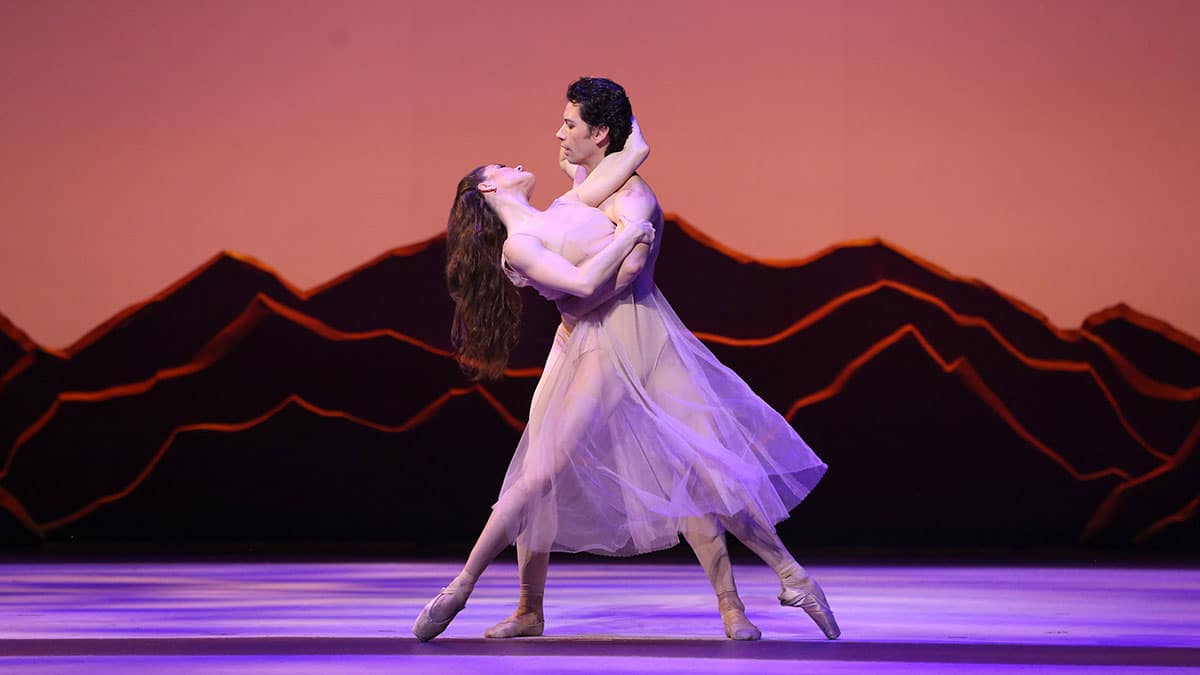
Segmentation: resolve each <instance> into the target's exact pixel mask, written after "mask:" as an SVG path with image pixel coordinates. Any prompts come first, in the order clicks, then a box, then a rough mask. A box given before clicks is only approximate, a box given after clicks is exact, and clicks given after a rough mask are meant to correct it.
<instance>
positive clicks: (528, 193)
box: [471, 164, 537, 199]
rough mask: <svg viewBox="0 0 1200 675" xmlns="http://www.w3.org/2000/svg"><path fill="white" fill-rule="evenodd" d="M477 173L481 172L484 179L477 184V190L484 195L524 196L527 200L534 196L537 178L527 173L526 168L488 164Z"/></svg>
mask: <svg viewBox="0 0 1200 675" xmlns="http://www.w3.org/2000/svg"><path fill="white" fill-rule="evenodd" d="M476 171H480V172H481V173H480V176H481V177H482V180H481V181H479V183H477V186H478V188H477V189H478V190H479V191H481V192H484V193H501V192H503V193H509V194H522V195H524V196H525V199H529V198H530V197H532V196H533V188H534V186H536V185H537V176H534V175H533V174H532V173H530V172H528V171H526V170H525V167H523V166H521V165H520V164H518V165H516V166H505V165H503V164H488V165H487V166H484V167H480V168H479V169H476ZM471 173H475V172H474V171H473V172H471Z"/></svg>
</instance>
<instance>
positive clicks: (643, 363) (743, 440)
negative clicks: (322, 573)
mask: <svg viewBox="0 0 1200 675" xmlns="http://www.w3.org/2000/svg"><path fill="white" fill-rule="evenodd" d="M646 152H647V149H646V148H645V144H644V141H643V140H642V139H641V137H640V134H639V133H638V132H637V129H636V124H635V125H634V133H633V134H631V136H630V139H629V141H627V143H626V147H625V149H623V150H621V151H619V152H615V153H612V154H610V155H608V156H606V157H605V158H604V159H603V161H601V162H600V163H599V165H598V166H596V168H595V169H594V170H593V171H592V172H591V174H590V175H589V176H588V177H587V179H586V180H584V181H583V182H582V183H581V184H577V185H576V187H575V188H573V189H572V190H571V191H569V192H568V193H567V194H565V195H563V196H562V197H560V198H559V199H557V200H555V202H554V204H552V205H551V207H550V208H549V209H547V210H546V211H545V212H540V211H537V210H536V209H535V208H533V207H532V206H531V205H530V204H529V201H528V199H529V195H530V194H531V192H532V189H533V185H534V178H533V176H532V174H529V173H527V172H524V171H522V170H521V168H520V167H516V168H508V167H504V166H502V165H489V166H486V167H481V168H480V169H477V170H475V171H473V172H471V173H470V174H468V175H467V176H466V177H464V178H463V180H462V181H461V182H460V184H459V186H458V190H457V193H456V196H455V203H454V206H453V208H452V210H451V217H450V223H449V226H448V258H449V262H448V265H447V276H448V282H449V286H450V291H451V296H452V297H453V299H454V300H455V305H456V315H455V324H454V328H453V337H454V340H455V342H456V346H458V348H459V354H460V359H461V360H462V362H463V363H464V367H466V368H467V369H468V370H469V371H470V372H473V373H476V374H480V375H490V376H495V375H497V374H499V372H500V371H502V369H503V367H504V364H505V363H506V362H507V357H508V351H509V350H510V349H511V346H512V344H513V342H514V341H515V336H516V329H515V325H516V321H517V319H518V317H519V304H517V303H519V296H517V295H516V291H515V289H514V288H512V287H511V286H509V285H508V283H507V281H512V282H513V284H515V285H531V286H533V287H534V288H535V289H537V290H538V291H539V292H540V293H541V294H542V295H543V296H545V297H547V298H549V299H560V298H564V297H566V296H568V295H570V296H579V297H586V296H588V295H590V294H591V293H593V292H594V291H595V290H596V289H597V288H599V287H600V286H601V285H602V284H604V283H605V282H606V281H608V280H610V279H611V277H613V276H614V275H615V274H616V273H617V271H618V269H619V268H620V264H621V262H622V260H623V259H624V257H625V256H626V255H627V254H628V253H629V252H630V250H632V249H633V247H634V246H635V245H637V244H638V243H639V242H644V243H649V241H650V240H651V238H652V236H653V229H652V228H651V227H650V226H649V224H648V223H623V224H622V226H621V227H618V228H617V230H616V232H615V233H614V231H613V226H612V223H610V222H609V221H608V219H607V218H606V217H605V216H604V215H603V213H601V212H600V211H598V210H596V209H595V208H592V207H591V205H595V204H599V203H600V202H601V201H602V200H604V199H605V198H607V197H608V196H609V195H610V194H611V193H612V192H614V191H615V190H616V189H617V188H618V187H620V186H621V185H622V184H623V183H624V182H625V181H626V180H627V179H628V178H629V176H631V175H632V174H633V171H634V170H635V169H636V168H637V166H639V165H640V163H641V161H643V160H644V158H645V154H646ZM505 277H508V280H505ZM824 470H825V465H824V464H823V463H821V461H820V460H819V459H817V458H816V456H815V455H814V454H813V453H812V451H811V450H810V449H809V448H808V446H807V445H805V444H804V442H803V441H802V440H800V438H799V437H798V436H797V435H796V434H795V432H794V431H793V430H792V429H791V427H790V425H789V424H788V423H787V421H786V420H784V419H783V418H782V417H780V416H779V415H778V413H776V412H775V411H774V410H772V409H771V408H770V407H769V406H767V405H766V404H765V403H764V402H763V401H762V400H761V399H759V398H758V397H757V396H755V395H754V394H753V393H752V392H751V391H750V390H749V388H748V387H746V385H745V383H744V382H742V381H741V379H740V378H738V377H737V376H736V375H735V374H733V373H732V371H729V370H728V369H727V368H725V367H724V366H722V365H721V364H720V363H718V362H717V361H716V359H715V357H713V356H712V354H711V353H710V352H709V351H708V350H707V349H706V348H705V347H704V346H703V345H702V344H701V343H700V342H699V341H697V340H696V339H695V338H694V337H693V336H692V335H691V333H690V332H688V331H687V329H686V328H685V327H684V326H683V325H682V323H680V322H679V319H678V318H677V317H676V316H675V314H674V312H673V311H672V310H671V308H670V306H669V305H668V304H667V303H666V300H665V299H664V298H663V297H662V295H661V293H659V291H658V289H657V288H656V287H655V286H654V285H653V281H652V279H648V278H640V279H639V280H638V283H635V284H634V286H633V288H632V290H631V291H630V292H628V293H624V294H621V295H620V296H618V297H617V298H615V299H614V300H613V301H610V302H609V303H607V304H606V305H605V306H604V307H602V308H601V309H599V310H597V311H595V312H593V313H591V314H588V315H586V316H583V317H581V318H580V319H579V320H578V321H577V322H576V323H575V325H574V326H573V327H572V328H571V329H570V330H568V328H567V327H566V326H560V327H559V330H558V333H557V334H556V336H555V344H554V347H553V349H552V350H551V353H550V356H549V358H548V360H547V363H546V367H545V369H544V371H543V375H542V379H541V380H540V381H539V383H538V386H537V389H536V391H535V393H534V397H533V402H532V405H531V411H530V417H529V424H528V425H527V427H526V430H525V433H524V434H523V436H522V439H521V442H520V444H519V445H518V448H517V451H516V453H515V455H514V457H513V460H512V463H511V464H510V466H509V470H508V473H507V475H506V477H505V481H504V484H503V487H502V488H501V494H500V498H499V500H498V501H497V503H496V505H495V506H494V507H493V511H492V514H491V517H490V518H489V519H488V523H487V525H485V527H484V530H483V532H482V533H481V534H480V537H479V540H478V541H477V542H476V545H475V547H474V548H473V549H472V552H471V555H470V556H469V558H468V560H467V564H466V566H465V567H464V569H463V571H462V573H460V574H459V575H458V577H456V578H455V580H454V581H453V582H451V584H450V585H449V586H447V587H446V588H445V589H443V591H442V592H441V593H440V594H439V595H438V596H437V597H435V598H434V599H433V600H431V601H430V602H429V603H428V604H427V605H426V606H425V608H424V609H423V610H422V611H421V614H420V615H419V616H418V618H417V621H416V623H415V624H414V626H413V632H414V634H415V635H416V636H417V637H418V638H419V639H421V640H428V639H432V638H433V637H435V636H436V635H438V634H440V633H441V632H442V631H443V630H444V629H445V628H446V626H447V625H449V622H450V620H451V619H452V618H453V617H454V616H455V614H457V612H458V611H460V610H461V609H462V607H463V606H465V604H466V600H467V598H468V596H469V595H470V592H471V590H472V589H473V588H474V584H475V581H476V579H477V578H478V576H479V574H481V573H482V572H483V570H484V569H485V568H486V566H487V565H488V564H489V563H490V562H491V561H492V560H493V559H494V558H495V556H496V555H498V554H499V552H500V551H501V550H503V549H504V548H505V547H507V546H508V545H509V544H510V543H512V542H513V541H514V540H515V541H516V542H517V543H518V551H519V552H521V553H522V555H523V557H525V558H526V559H528V558H529V557H530V556H531V555H532V556H537V557H539V558H540V559H541V560H542V561H544V560H545V555H546V553H547V552H549V551H590V552H595V553H604V554H610V555H632V554H635V553H642V552H647V551H652V550H657V549H661V548H668V547H670V546H673V545H675V544H676V543H678V540H679V533H680V532H681V531H684V532H687V531H688V530H689V529H690V530H692V531H695V530H696V529H697V524H699V525H700V527H701V528H702V527H703V526H704V524H706V523H710V524H711V525H709V527H710V528H711V529H713V530H714V531H715V534H714V535H712V536H714V537H715V536H719V529H718V526H717V525H716V523H717V522H718V521H719V522H720V524H721V525H724V526H725V527H726V528H727V529H728V530H729V531H731V532H733V533H734V534H735V536H738V537H739V538H740V539H742V540H743V541H744V542H746V543H747V544H748V545H749V546H750V547H751V548H752V550H755V552H756V553H758V554H759V555H760V556H762V557H763V558H764V560H767V561H768V562H769V563H770V564H771V565H772V567H773V568H775V569H776V571H777V572H778V573H779V574H780V577H781V581H782V583H783V592H782V593H781V594H780V601H781V603H783V604H786V605H794V606H800V607H802V608H804V609H805V610H806V611H807V612H808V613H809V615H810V616H812V617H813V618H814V620H815V621H816V622H817V623H818V625H819V626H821V628H822V629H823V630H824V632H825V633H826V635H827V636H828V637H830V638H833V637H836V636H837V634H838V632H839V631H838V629H837V625H836V622H835V621H834V619H833V614H832V612H831V611H830V610H829V607H828V603H827V602H826V601H825V598H824V595H823V593H822V592H821V590H820V587H819V586H818V585H817V584H816V582H815V581H814V580H812V579H811V578H810V577H808V576H807V574H806V573H804V570H803V568H801V567H800V566H799V565H798V564H797V563H796V562H795V560H794V559H793V558H792V557H791V556H790V554H788V553H787V551H786V548H784V547H783V545H782V543H781V542H780V541H779V538H778V536H777V535H776V534H775V531H774V527H773V523H775V522H778V521H779V520H782V519H783V518H786V517H787V515H788V511H790V509H791V508H792V507H794V506H795V505H796V504H797V503H799V501H800V500H802V499H803V498H804V497H805V496H806V495H807V494H808V492H809V491H810V490H811V489H812V487H813V486H814V485H815V484H816V482H817V481H818V480H819V479H820V477H821V475H822V474H823V473H824ZM694 538H695V537H693V536H689V537H688V539H689V543H693V545H694V546H695V544H694V542H693V539H694ZM697 554H698V555H699V556H701V559H702V561H703V559H704V552H703V551H702V550H701V549H700V548H697ZM541 567H542V569H541V573H540V575H536V574H535V575H531V576H532V577H533V583H532V584H531V585H537V586H538V588H536V589H527V588H525V584H523V586H522V604H523V605H525V604H526V603H525V599H526V598H527V597H532V596H536V598H537V599H538V600H540V597H541V585H544V580H545V563H544V562H542V565H541ZM708 567H709V566H708V565H706V568H708ZM524 572H525V570H524V569H523V574H522V576H523V577H524V576H525V574H524ZM523 581H525V579H523ZM714 585H715V582H714ZM529 591H536V593H532V592H529ZM735 599H736V595H735ZM522 609H525V610H526V611H524V612H523V611H522ZM736 610H737V611H736V612H733V613H731V614H729V615H728V616H727V613H726V611H725V610H724V608H723V610H722V617H723V619H725V623H726V633H727V634H728V635H729V636H730V637H738V638H739V639H756V638H757V637H758V631H757V629H756V628H754V627H753V625H752V624H749V622H748V621H746V620H745V615H744V613H742V610H741V607H740V601H738V602H737V608H736ZM739 617H740V619H739ZM542 626H543V624H542V620H541V608H540V603H538V606H536V607H534V608H530V607H527V606H526V607H524V608H518V612H517V613H516V614H514V616H513V617H510V619H508V620H506V621H505V622H502V623H501V624H500V625H498V626H496V627H495V628H493V630H491V631H489V636H496V637H512V636H518V635H539V634H541V632H542ZM494 632H495V634H493V633H494ZM735 633H736V635H735Z"/></svg>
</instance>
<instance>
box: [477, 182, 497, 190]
mask: <svg viewBox="0 0 1200 675" xmlns="http://www.w3.org/2000/svg"><path fill="white" fill-rule="evenodd" d="M475 189H476V190H479V191H480V192H495V191H496V184H495V183H493V182H491V181H486V180H485V181H483V182H482V183H480V184H479V185H476V186H475Z"/></svg>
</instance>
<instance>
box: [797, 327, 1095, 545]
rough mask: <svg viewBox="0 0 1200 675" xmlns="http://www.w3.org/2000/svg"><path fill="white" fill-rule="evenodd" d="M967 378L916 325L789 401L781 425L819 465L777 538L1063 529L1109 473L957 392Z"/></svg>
mask: <svg viewBox="0 0 1200 675" xmlns="http://www.w3.org/2000/svg"><path fill="white" fill-rule="evenodd" d="M977 378H978V374H977V373H975V372H974V371H973V369H971V367H970V366H969V365H967V364H965V363H963V364H961V365H958V366H957V367H955V368H953V369H951V370H950V372H946V371H945V370H944V369H943V368H942V367H941V366H940V364H938V363H937V361H936V360H935V359H933V358H931V357H930V355H929V353H928V352H927V350H926V348H925V347H924V345H922V344H921V342H920V340H919V339H918V335H917V334H914V333H905V334H903V335H902V336H901V337H900V338H899V339H898V340H895V341H894V342H891V343H890V344H889V345H888V346H887V347H885V349H884V350H883V351H881V352H880V353H879V355H878V356H877V357H876V358H874V359H872V360H871V361H869V362H866V363H865V364H864V365H863V366H862V367H861V368H860V369H857V370H855V371H853V373H852V375H851V377H849V379H848V380H847V381H846V383H845V385H844V388H843V389H842V390H841V391H840V392H838V394H837V395H836V396H832V397H829V398H824V399H822V400H816V401H813V402H811V403H810V404H808V405H805V406H804V407H801V408H799V409H797V410H796V411H795V413H794V414H793V416H792V418H791V419H792V422H793V425H794V426H795V427H796V428H797V429H798V430H799V431H800V433H801V434H802V435H803V436H804V438H805V440H806V441H807V442H808V443H809V444H810V445H811V446H812V447H813V448H814V449H815V450H816V451H817V453H818V454H819V455H821V458H822V459H824V460H825V461H826V463H828V464H829V465H830V469H829V472H828V473H827V474H826V476H825V478H824V479H823V481H822V483H821V485H820V486H819V487H818V488H817V490H816V491H814V492H813V494H812V495H811V496H810V497H809V498H808V499H807V500H806V501H805V503H804V505H803V508H800V509H797V510H796V514H795V516H794V517H793V518H791V519H789V520H788V521H785V522H784V523H783V525H782V526H781V533H782V534H784V536H785V538H787V539H788V540H789V541H808V540H811V539H813V538H814V537H815V538H816V540H818V541H827V542H836V543H854V544H863V543H876V544H899V545H911V544H931V543H943V544H944V543H970V544H979V543H987V544H993V545H994V544H1017V543H1020V544H1025V545H1035V544H1047V543H1062V542H1064V541H1071V540H1072V539H1074V537H1076V536H1077V535H1078V533H1079V532H1080V530H1081V529H1082V527H1083V525H1084V523H1086V522H1087V519H1088V518H1089V517H1090V515H1091V513H1092V510H1093V509H1094V506H1095V504H1097V503H1098V502H1099V501H1100V500H1101V499H1103V498H1104V495H1106V494H1107V493H1108V492H1109V491H1110V490H1111V489H1112V488H1113V487H1114V486H1115V485H1116V484H1117V483H1118V482H1119V479H1118V478H1117V477H1116V476H1113V475H1105V476H1100V477H1096V478H1093V479H1090V480H1079V479H1077V478H1075V477H1073V476H1071V475H1070V473H1069V472H1068V471H1066V470H1064V469H1063V467H1062V466H1060V465H1058V464H1057V463H1056V462H1055V461H1054V460H1053V459H1052V458H1050V457H1048V456H1047V455H1044V454H1042V453H1039V452H1037V451H1036V450H1035V449H1034V448H1032V447H1030V444H1029V443H1028V442H1027V441H1026V440H1025V439H1023V438H1022V437H1021V436H1020V435H1019V434H1018V433H1016V432H1015V431H1014V429H1013V428H1012V427H1011V426H1010V425H1008V424H1006V423H1005V421H1004V420H1003V418H1001V417H999V416H997V415H996V414H995V412H994V410H993V409H992V407H991V406H990V405H989V402H988V401H986V400H984V399H983V398H981V397H980V396H978V395H971V394H968V393H966V392H967V391H969V390H970V389H971V384H972V382H971V381H972V380H975V379H977ZM918 512H919V513H921V518H920V519H913V518H912V517H911V514H914V513H918ZM813 531H815V532H816V533H815V534H814V533H813Z"/></svg>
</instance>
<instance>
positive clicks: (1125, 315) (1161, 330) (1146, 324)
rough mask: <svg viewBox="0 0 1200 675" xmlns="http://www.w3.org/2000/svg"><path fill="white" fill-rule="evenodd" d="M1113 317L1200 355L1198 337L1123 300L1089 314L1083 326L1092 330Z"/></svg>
mask: <svg viewBox="0 0 1200 675" xmlns="http://www.w3.org/2000/svg"><path fill="white" fill-rule="evenodd" d="M1113 319H1124V320H1126V321H1128V322H1129V323H1131V324H1133V325H1135V326H1137V327H1138V328H1141V329H1143V330H1147V331H1150V332H1152V333H1158V334H1159V335H1162V336H1163V337H1165V338H1167V339H1168V340H1170V341H1171V342H1174V343H1175V344H1177V345H1179V346H1180V347H1183V348H1184V349H1187V350H1189V351H1191V352H1193V353H1195V354H1196V355H1198V356H1200V340H1197V339H1196V338H1194V337H1192V336H1191V335H1188V334H1187V333H1185V332H1183V331H1182V330H1180V329H1178V328H1176V327H1175V326H1172V325H1171V324H1169V323H1167V322H1166V321H1163V320H1162V319H1158V318H1155V317H1153V316H1150V315H1148V314H1143V313H1141V312H1139V311H1137V310H1136V309H1134V308H1132V307H1130V306H1129V305H1127V304H1125V303H1123V302H1119V303H1117V304H1115V305H1113V306H1112V307H1106V308H1104V309H1102V310H1100V311H1098V312H1094V313H1092V314H1089V315H1088V316H1087V317H1086V318H1084V320H1083V327H1084V328H1085V329H1089V330H1090V329H1091V328H1092V327H1093V326H1097V325H1099V324H1102V323H1106V322H1108V321H1112V320H1113Z"/></svg>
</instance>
